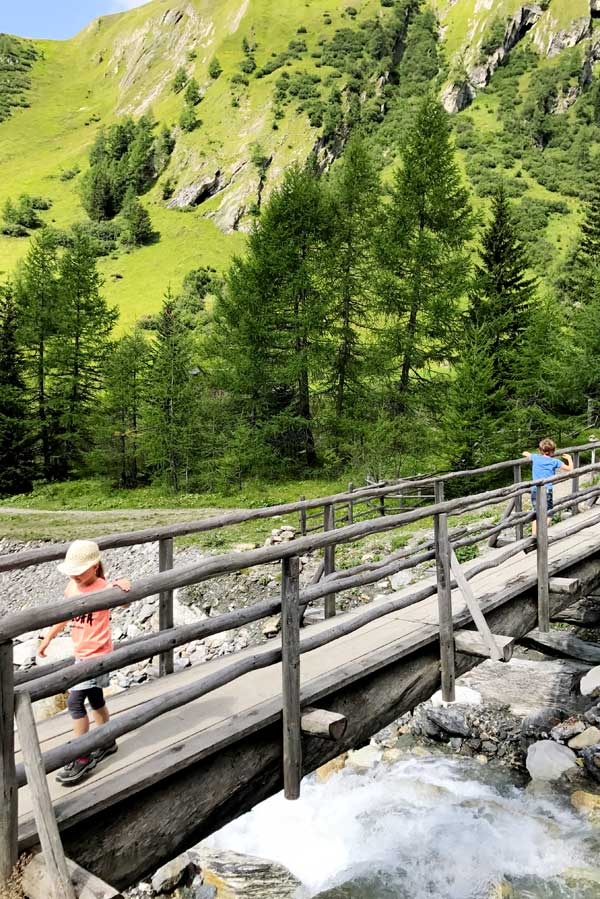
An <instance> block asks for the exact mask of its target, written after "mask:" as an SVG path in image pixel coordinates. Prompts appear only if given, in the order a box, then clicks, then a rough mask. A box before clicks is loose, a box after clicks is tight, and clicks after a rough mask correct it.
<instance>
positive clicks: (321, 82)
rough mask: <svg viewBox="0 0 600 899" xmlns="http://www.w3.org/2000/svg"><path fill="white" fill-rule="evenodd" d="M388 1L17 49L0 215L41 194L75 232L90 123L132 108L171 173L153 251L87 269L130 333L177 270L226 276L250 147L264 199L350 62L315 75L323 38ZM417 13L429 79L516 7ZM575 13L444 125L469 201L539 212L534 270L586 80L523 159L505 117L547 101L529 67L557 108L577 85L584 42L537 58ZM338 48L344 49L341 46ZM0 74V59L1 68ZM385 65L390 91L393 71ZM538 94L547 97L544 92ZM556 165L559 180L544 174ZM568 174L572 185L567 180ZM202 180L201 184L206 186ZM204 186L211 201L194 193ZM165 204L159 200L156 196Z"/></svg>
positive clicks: (217, 10)
mask: <svg viewBox="0 0 600 899" xmlns="http://www.w3.org/2000/svg"><path fill="white" fill-rule="evenodd" d="M390 4H393V0H354V3H353V5H351V0H342V2H341V3H339V2H336V3H335V4H332V3H331V2H330V0H305V2H304V3H302V4H298V3H294V2H293V0H281V2H280V3H278V4H274V3H272V2H271V0H183V2H182V3H181V4H179V5H175V6H174V5H172V4H168V3H166V0H153V2H151V3H148V4H146V5H144V6H142V7H139V8H137V9H133V10H131V11H129V12H126V13H120V14H115V15H111V16H103V17H102V18H100V19H97V20H95V21H94V22H92V23H91V24H90V25H89V26H88V27H87V28H85V29H84V30H83V31H82V32H81V33H80V34H79V35H77V36H76V37H75V38H73V39H72V40H69V41H63V42H57V41H36V42H32V45H30V44H27V45H24V46H26V49H27V54H28V57H27V60H28V61H27V72H26V73H25V77H26V79H27V81H30V82H31V83H30V86H27V85H26V86H25V87H26V89H24V91H23V96H22V97H21V98H20V99H19V103H21V102H22V104H29V105H28V106H25V105H17V106H16V107H11V110H10V115H9V117H8V118H6V119H5V120H4V121H0V206H1V205H2V204H3V203H4V201H5V200H6V198H8V197H12V198H16V197H17V196H18V195H19V194H20V193H22V192H27V193H29V194H31V195H35V196H42V197H45V198H48V199H49V200H51V202H52V206H51V208H50V209H49V210H48V211H46V212H43V213H42V218H43V219H44V220H45V221H47V222H48V223H52V224H54V225H56V226H57V227H67V226H68V225H70V224H72V223H73V222H75V221H78V220H83V219H84V218H85V212H84V210H83V208H82V206H81V202H80V193H79V185H80V182H81V178H82V175H83V173H84V172H85V170H86V168H87V166H88V153H89V149H90V147H91V145H92V143H93V141H94V138H95V136H96V135H97V133H98V131H99V129H100V128H101V127H102V126H107V125H110V124H111V123H113V122H115V121H116V120H117V119H118V118H119V117H120V116H123V115H133V116H135V117H138V116H140V115H142V114H144V113H148V112H151V113H152V115H153V116H154V118H155V119H156V120H157V121H158V122H159V123H161V124H167V125H168V126H169V127H172V128H173V129H174V133H175V134H176V145H175V149H174V152H173V154H172V157H171V159H170V162H169V165H168V167H167V169H166V171H164V172H163V173H162V175H161V176H160V178H159V180H158V182H157V183H156V184H155V185H154V186H153V187H152V189H151V190H150V191H149V192H148V193H147V194H146V195H145V196H144V197H143V198H142V200H143V203H144V204H145V205H146V206H147V208H148V209H149V211H150V214H151V217H152V222H153V225H154V227H155V229H156V230H157V231H158V232H159V233H160V240H159V241H158V242H157V243H154V244H152V245H149V246H146V247H143V248H141V249H136V250H133V251H130V252H126V251H123V250H119V251H118V252H114V253H113V254H112V255H110V256H106V257H103V258H101V259H100V262H99V266H100V269H101V271H102V274H103V276H104V279H105V293H106V295H107V297H108V299H109V300H110V301H111V302H113V303H117V304H118V306H119V308H120V310H121V326H123V325H127V324H129V323H131V322H133V321H134V320H135V319H137V318H138V317H139V316H140V315H143V314H146V313H148V312H152V311H154V310H156V309H157V308H158V306H159V305H160V302H161V298H162V295H163V293H164V291H165V290H166V288H167V287H168V286H169V285H170V286H171V287H172V288H173V290H175V291H177V290H178V288H179V286H180V284H181V281H182V278H183V277H184V275H185V274H186V272H187V271H189V270H190V269H191V268H194V267H197V266H200V265H209V264H210V265H213V266H215V267H217V268H224V267H225V266H226V265H227V264H228V262H229V260H230V259H231V257H232V255H233V254H234V253H235V252H238V251H239V250H240V249H242V248H243V245H244V239H245V238H244V232H245V231H247V230H248V229H249V228H250V227H251V223H252V221H253V207H255V206H256V204H257V202H258V201H259V199H260V190H261V189H262V185H261V184H260V178H259V172H258V170H257V166H256V165H255V163H254V162H253V156H256V148H257V147H258V148H260V155H262V157H263V158H264V159H266V160H269V161H270V162H269V164H268V167H267V171H266V183H265V184H264V190H262V199H264V197H265V196H268V193H269V191H270V190H271V189H272V187H273V185H275V184H277V183H278V180H279V178H280V176H281V173H282V171H283V170H284V169H285V168H286V166H288V165H289V164H290V163H291V162H293V161H294V160H303V159H305V158H306V156H307V154H308V152H309V151H310V149H311V148H312V147H313V146H314V145H315V142H316V141H317V140H318V138H319V137H320V135H321V133H322V127H321V120H322V116H321V112H322V109H321V112H319V110H317V112H316V114H313V113H314V109H315V104H316V106H319V104H321V106H322V107H323V106H324V104H325V103H326V102H327V96H328V94H329V92H330V91H332V90H333V89H334V88H341V87H343V85H345V84H346V83H348V82H349V81H350V80H351V79H352V77H353V75H352V66H351V65H349V66H347V67H346V68H344V64H343V57H344V53H345V51H344V49H342V51H341V52H340V53H339V54H338V57H337V61H336V60H335V59H334V60H333V63H334V64H328V63H332V55H331V53H330V54H329V55H328V54H327V52H325V51H326V50H327V47H328V46H329V47H330V46H331V42H332V38H333V37H334V35H335V34H336V31H337V30H338V29H346V30H347V31H348V32H350V31H354V32H355V33H356V34H357V35H360V34H361V33H362V34H363V35H364V34H365V32H364V31H363V32H361V25H362V24H363V23H365V22H366V21H367V20H373V19H374V18H376V17H377V18H378V19H379V20H380V21H381V22H387V21H390V17H391V16H392V15H393V6H390ZM431 4H432V6H433V8H434V10H435V12H436V15H437V17H438V22H439V34H440V36H441V46H440V53H439V56H440V60H441V63H442V65H443V66H444V67H445V71H444V70H443V71H442V72H441V80H443V78H444V77H445V75H449V76H450V77H454V76H453V75H452V73H453V72H454V73H456V72H457V71H459V70H460V69H461V68H462V69H465V67H466V68H468V67H469V66H472V65H474V64H476V63H478V62H480V61H481V54H482V52H483V50H484V49H485V48H486V47H487V48H488V50H490V49H493V47H494V46H497V44H498V34H500V36H502V33H503V28H505V26H506V24H507V22H508V21H509V18H510V17H511V16H512V15H514V14H515V13H516V12H517V11H518V10H519V8H520V7H521V6H522V3H521V2H520V0H497V2H496V0H495V2H493V3H481V2H479V0H455V2H451V0H431ZM423 6H424V7H426V6H427V0H424V3H423ZM586 16H587V17H589V0H550V3H549V5H548V6H547V9H546V10H545V11H544V12H543V14H542V16H541V17H540V19H539V21H538V22H537V23H536V24H535V25H534V26H533V28H532V29H531V31H530V32H529V34H528V35H527V36H526V37H525V38H523V40H522V41H521V42H520V43H519V45H518V46H517V48H516V49H515V50H513V51H512V53H511V57H510V58H509V62H508V65H506V66H504V67H503V68H501V69H499V70H498V71H497V72H496V73H495V75H494V76H493V79H492V82H491V84H490V85H489V86H488V87H487V88H486V89H485V90H484V91H480V92H479V94H478V96H477V98H476V99H475V101H474V103H473V105H472V106H470V107H469V108H468V109H467V110H465V112H462V113H460V114H459V115H458V116H457V118H456V124H457V143H458V146H459V149H460V152H461V155H462V157H463V163H464V167H465V171H466V173H467V175H468V177H469V178H470V179H471V180H472V182H473V184H474V186H475V189H476V192H477V193H478V195H479V196H480V197H482V198H483V199H482V201H481V202H482V203H485V199H484V198H485V196H486V193H487V192H488V190H489V188H490V186H491V185H493V183H495V179H497V177H498V176H500V175H501V176H502V177H504V178H507V179H508V181H509V186H510V188H511V191H512V195H513V196H514V197H515V198H516V199H517V200H518V201H519V202H523V199H525V200H528V201H532V202H533V203H534V206H535V209H534V212H535V215H536V216H537V220H539V221H541V219H540V215H541V216H542V219H543V222H542V225H541V231H540V232H539V233H538V234H537V235H536V236H537V237H539V238H540V240H541V241H542V243H543V246H542V250H543V253H541V255H540V260H541V261H542V263H543V260H544V259H545V258H548V257H549V256H550V255H551V254H552V248H553V247H554V248H556V247H558V248H559V249H563V250H564V249H565V248H566V246H567V244H568V242H569V238H570V236H571V235H572V234H574V233H575V228H576V225H577V222H578V221H579V215H580V208H581V199H582V197H583V196H584V194H585V189H584V187H582V184H583V181H584V180H585V174H586V173H585V168H586V163H585V158H584V154H583V152H582V151H581V147H579V148H578V145H576V140H578V141H580V143H584V142H585V141H587V144H588V151H589V152H591V153H593V152H594V149H595V147H596V144H597V140H598V134H597V133H596V132H597V131H598V128H597V123H596V121H595V120H594V116H595V115H596V113H595V112H594V109H595V107H594V109H592V108H591V106H590V102H591V101H590V100H589V97H588V95H589V94H591V93H592V91H593V88H594V84H592V87H591V88H590V90H589V91H588V95H586V96H581V97H580V98H579V99H577V101H576V102H574V103H572V104H569V105H566V103H565V104H564V105H565V108H564V109H558V107H557V109H556V110H554V111H552V109H550V111H548V109H546V111H545V113H544V115H546V118H547V119H548V122H549V123H550V126H551V127H550V130H551V131H552V137H551V139H550V141H549V143H548V146H547V147H543V148H541V150H540V153H539V154H537V156H536V152H533V151H531V152H530V151H529V150H528V149H526V148H525V149H523V148H522V147H520V146H518V143H519V141H518V139H517V138H516V137H515V134H516V133H517V132H518V127H517V125H518V124H519V122H525V123H527V122H528V119H527V115H528V114H529V113H527V110H528V109H529V108H531V109H532V110H534V112H535V110H536V109H537V107H536V104H538V105H539V104H540V103H542V101H543V102H546V99H547V98H545V97H542V95H541V93H540V90H541V89H540V83H541V81H543V78H544V77H546V76H545V75H544V73H546V74H547V75H548V79H549V80H548V84H550V82H552V79H554V81H555V82H556V83H557V84H558V83H560V84H561V85H562V87H561V90H562V91H563V94H561V96H565V97H566V96H567V94H568V89H569V86H570V85H573V86H576V85H577V72H578V71H581V69H582V66H583V64H584V57H585V54H586V53H587V52H588V49H589V46H590V39H589V38H587V37H586V38H585V39H583V40H581V41H579V43H578V45H577V46H576V47H573V48H569V47H568V46H567V49H565V50H563V51H561V52H560V53H558V54H557V55H556V56H555V57H553V58H551V59H547V58H546V56H545V55H544V54H543V53H542V52H541V51H540V47H542V46H544V47H547V46H549V43H550V42H551V41H552V39H553V37H554V36H555V35H557V34H558V33H559V32H561V31H564V30H567V31H568V30H569V28H572V27H573V23H574V22H576V21H577V20H579V19H580V18H582V17H586ZM411 27H412V26H411ZM494 41H496V44H494ZM566 43H567V45H568V40H567V41H566ZM346 44H347V46H348V47H350V44H351V41H349V39H348V40H346ZM31 46H33V47H34V48H35V51H37V58H36V59H33V58H32V55H31V52H30V47H31ZM415 46H417V44H415ZM423 46H424V47H425V44H423ZM24 52H25V50H24ZM424 52H425V51H424ZM519 54H521V56H519ZM523 54H527V55H526V56H523ZM569 54H571V56H569ZM513 56H514V57H515V59H516V60H517V62H515V63H513V61H512V58H513ZM215 58H217V59H218V61H219V63H220V66H221V69H222V72H221V74H220V75H219V77H217V78H214V77H211V75H210V66H211V63H212V62H213V61H214V59H215ZM358 59H359V57H357V60H358ZM519 59H521V63H519V62H518V60H519ZM340 60H342V62H340ZM1 63H2V53H1V47H0V73H1ZM354 64H355V66H359V65H360V62H359V61H355V63H354ZM519 64H521V68H520V69H519V68H518V66H519ZM569 66H571V68H569ZM573 66H574V68H573ZM253 67H255V68H254V71H252V68H253ZM180 70H183V71H184V72H185V75H186V77H188V78H192V77H193V78H195V79H196V80H197V81H198V83H199V85H200V89H201V92H202V94H203V98H202V101H201V102H200V103H199V104H198V106H197V107H196V112H197V115H198V117H199V118H200V119H201V124H200V125H199V126H198V127H197V128H196V129H195V130H193V131H192V132H190V133H186V132H184V131H182V130H181V129H180V128H179V127H178V125H177V123H178V121H179V117H180V114H181V111H182V108H183V103H184V100H183V92H179V93H176V92H175V90H174V89H173V82H174V79H175V75H176V73H177V72H178V71H180ZM398 71H399V74H398V73H396V76H397V80H399V81H400V82H401V81H402V79H403V78H404V77H405V74H404V73H403V72H402V69H401V68H400V70H398ZM282 73H284V78H285V76H289V80H288V82H287V83H288V84H291V85H292V88H291V90H290V91H288V93H287V95H286V96H285V97H284V98H283V99H282V95H281V92H280V89H279V88H278V84H279V85H280V84H281V83H282V80H281V78H282ZM573 73H575V74H573ZM594 78H595V76H594ZM294 79H295V80H294ZM594 83H595V80H594ZM278 90H279V99H278ZM382 90H383V95H384V97H385V103H387V108H388V113H387V116H386V124H383V126H382V124H381V121H380V120H378V114H379V109H380V107H381V106H382V101H381V100H379V97H378V94H377V89H375V88H374V95H372V96H370V97H369V98H368V100H367V102H366V103H365V107H366V106H368V104H369V103H371V104H372V108H371V111H370V116H371V117H370V118H369V117H367V129H370V130H371V133H375V132H377V129H380V130H381V135H382V136H381V138H380V139H379V141H377V139H376V138H375V139H374V140H373V146H375V147H377V148H378V149H379V150H381V151H382V154H381V158H382V160H385V161H386V163H387V164H388V165H389V164H390V162H391V160H392V159H393V156H394V153H395V148H396V146H397V144H398V141H399V140H401V139H402V134H401V132H402V129H403V127H404V124H403V123H404V120H403V119H402V118H399V119H397V120H394V102H395V101H394V99H393V93H394V91H399V92H400V93H402V83H400V84H394V78H392V79H391V81H390V83H389V84H388V85H386V86H385V87H384V88H383V89H382ZM386 91H388V92H391V93H388V94H387V95H386V94H385V92H386ZM548 91H551V88H550V87H549V88H548ZM1 92H2V79H1V77H0V94H1ZM315 98H316V99H315ZM540 98H541V99H540ZM1 99H2V97H1V96H0V100H1ZM554 99H556V102H557V103H558V101H559V100H560V97H558V99H557V98H554ZM554 99H552V98H551V100H552V102H554ZM528 104H529V105H528ZM585 104H587V106H588V107H590V109H591V112H590V113H589V115H588V113H586V115H588V118H587V119H586V118H585V116H583V117H582V115H581V108H582V106H584V105H585ZM546 106H548V103H546ZM549 108H550V107H549ZM586 108H587V107H586ZM389 110H391V114H390V112H389ZM371 113H372V115H371ZM532 115H533V113H532ZM517 116H521V119H519V120H518V121H517V118H516V117H517ZM590 116H591V119H590ZM530 117H531V116H530ZM390 118H391V119H392V124H391V125H390V124H389V121H388V120H389V119H390ZM394 121H397V123H398V124H394ZM311 122H312V124H311ZM515 122H516V123H517V124H515ZM559 126H560V127H559ZM386 129H387V130H386ZM394 129H395V131H394ZM586 129H587V131H586ZM569 135H570V136H569ZM569 140H570V143H569ZM574 142H575V143H574ZM253 148H255V149H254V150H253ZM538 157H539V158H538ZM554 170H556V172H557V173H558V174H557V175H556V177H555V178H554V180H553V177H552V172H553V171H554ZM576 170H578V171H579V175H577V174H573V173H574V172H575V171H576ZM578 178H579V181H577V179H578ZM574 181H577V183H574ZM167 182H168V185H169V190H168V191H166V190H165V188H166V185H167ZM209 184H212V185H213V187H212V188H208V187H206V186H207V185H209ZM203 186H204V187H203ZM211 192H212V193H214V195H211V196H206V194H210V193H211ZM165 193H167V194H168V195H170V196H171V199H168V200H165V199H163V196H164V194H165ZM194 197H196V200H194ZM190 198H191V199H190ZM557 202H558V203H559V205H558V206H556V203H557ZM535 204H537V205H535ZM560 204H562V205H560ZM173 206H175V207H177V206H179V207H180V208H172V207H173ZM531 208H533V207H531ZM27 245H28V240H27V239H26V238H14V237H6V236H0V273H1V272H4V273H9V272H10V271H11V270H12V269H13V268H14V266H15V264H16V262H17V261H18V259H19V258H21V257H22V256H23V254H24V253H25V252H26V249H27ZM544 254H545V255H544Z"/></svg>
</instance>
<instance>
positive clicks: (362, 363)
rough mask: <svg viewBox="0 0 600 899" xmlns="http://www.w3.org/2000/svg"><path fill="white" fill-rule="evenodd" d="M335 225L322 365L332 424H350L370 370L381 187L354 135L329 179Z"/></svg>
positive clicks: (328, 262)
mask: <svg viewBox="0 0 600 899" xmlns="http://www.w3.org/2000/svg"><path fill="white" fill-rule="evenodd" d="M331 193H332V199H333V215H334V216H335V221H336V227H335V229H334V231H333V234H332V238H331V243H330V247H329V250H328V252H327V253H326V254H325V256H324V263H325V272H324V275H325V277H326V280H327V291H328V297H329V316H328V333H329V343H330V345H329V350H328V354H327V360H326V362H325V367H324V369H323V374H324V375H325V379H326V391H327V392H328V393H329V395H330V396H331V398H332V402H333V412H334V415H335V418H336V427H337V429H338V430H339V428H340V427H342V425H343V421H344V418H345V417H348V419H350V418H352V422H350V421H349V424H350V426H351V428H352V427H354V424H355V422H354V418H355V414H357V409H358V405H359V400H360V399H361V398H362V397H363V396H364V392H365V389H366V380H367V376H368V353H369V347H368V344H367V340H368V337H369V330H370V328H371V327H372V325H373V312H374V308H375V296H376V281H377V277H376V272H377V261H376V258H375V247H374V233H375V231H376V229H377V226H378V223H379V219H380V215H381V206H380V202H381V191H380V185H379V179H378V176H377V173H376V171H375V168H374V165H373V162H372V160H371V158H370V156H369V154H368V152H367V149H366V147H365V144H364V142H363V140H362V139H361V138H360V137H358V136H356V137H352V138H351V139H350V141H349V143H348V145H347V147H346V150H345V153H344V156H343V159H342V161H341V165H340V167H339V168H338V170H337V171H336V172H335V173H334V175H333V177H332V179H331Z"/></svg>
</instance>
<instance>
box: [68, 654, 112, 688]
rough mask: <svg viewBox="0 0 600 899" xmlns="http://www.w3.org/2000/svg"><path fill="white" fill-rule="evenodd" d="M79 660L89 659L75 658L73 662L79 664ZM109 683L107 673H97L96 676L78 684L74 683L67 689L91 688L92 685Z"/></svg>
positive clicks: (99, 685) (102, 685) (85, 660)
mask: <svg viewBox="0 0 600 899" xmlns="http://www.w3.org/2000/svg"><path fill="white" fill-rule="evenodd" d="M81 662H89V659H77V660H76V662H75V664H76V665H80V664H81ZM109 683H110V675H109V674H99V675H98V676H97V677H90V678H88V680H83V681H81V683H80V684H74V685H73V686H72V687H69V690H92V689H93V688H94V687H100V688H101V689H102V688H103V687H108V685H109Z"/></svg>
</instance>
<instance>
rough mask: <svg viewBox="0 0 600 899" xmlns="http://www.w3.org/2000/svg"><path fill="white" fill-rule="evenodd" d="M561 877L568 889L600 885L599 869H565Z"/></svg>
mask: <svg viewBox="0 0 600 899" xmlns="http://www.w3.org/2000/svg"><path fill="white" fill-rule="evenodd" d="M561 877H562V878H563V880H564V881H565V882H566V883H567V884H568V885H569V886H570V887H578V886H586V885H588V886H589V884H591V883H597V884H600V868H566V869H565V870H564V871H563V872H562V874H561ZM586 895H587V894H586Z"/></svg>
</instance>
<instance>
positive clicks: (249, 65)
mask: <svg viewBox="0 0 600 899" xmlns="http://www.w3.org/2000/svg"><path fill="white" fill-rule="evenodd" d="M240 69H241V70H242V72H245V73H246V75H251V74H252V72H254V70H255V69H256V60H255V59H254V57H253V56H246V58H245V59H243V60H242V61H241V63H240Z"/></svg>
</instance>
